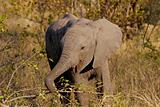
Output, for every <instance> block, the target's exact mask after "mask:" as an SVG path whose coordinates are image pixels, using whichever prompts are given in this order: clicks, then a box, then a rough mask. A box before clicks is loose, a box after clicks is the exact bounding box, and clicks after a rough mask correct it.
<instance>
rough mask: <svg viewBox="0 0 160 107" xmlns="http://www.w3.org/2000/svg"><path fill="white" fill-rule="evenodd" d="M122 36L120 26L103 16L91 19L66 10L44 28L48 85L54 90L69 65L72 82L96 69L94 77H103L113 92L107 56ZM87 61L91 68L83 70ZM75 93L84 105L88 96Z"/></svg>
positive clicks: (85, 78)
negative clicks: (62, 15) (67, 12)
mask: <svg viewBox="0 0 160 107" xmlns="http://www.w3.org/2000/svg"><path fill="white" fill-rule="evenodd" d="M121 38H122V33H121V30H120V28H119V27H118V26H117V25H115V24H113V23H111V22H109V21H108V20H106V19H99V20H96V21H91V20H87V19H83V18H81V19H78V18H77V17H75V16H73V15H71V14H66V15H65V16H64V17H63V18H62V19H60V20H58V21H57V22H55V23H54V24H52V25H50V26H49V28H48V30H47V32H46V51H47V56H48V59H49V63H50V66H51V69H52V71H51V72H49V74H48V75H47V77H46V79H45V83H46V86H47V88H48V89H49V90H50V91H51V92H54V91H55V86H54V81H55V80H56V79H57V78H58V77H60V76H61V75H63V74H64V73H65V72H66V71H68V70H69V69H70V68H72V70H70V73H69V75H70V78H73V80H74V83H76V84H80V83H82V84H86V80H89V78H90V76H91V75H92V74H95V72H96V77H97V79H99V80H102V81H103V90H104V92H109V93H110V94H113V90H112V86H111V81H110V74H109V68H108V62H107V59H108V58H109V57H110V56H111V55H112V54H113V53H114V52H115V51H116V50H117V48H119V46H120V43H121ZM50 59H51V60H50ZM88 65H90V66H91V68H92V70H90V69H89V70H88V71H84V69H86V67H87V66H88ZM83 80H84V81H83ZM78 97H79V101H80V104H81V106H86V107H87V105H88V101H87V100H88V99H85V97H87V96H85V94H79V95H78Z"/></svg>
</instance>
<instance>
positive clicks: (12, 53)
mask: <svg viewBox="0 0 160 107" xmlns="http://www.w3.org/2000/svg"><path fill="white" fill-rule="evenodd" d="M158 33H159V31H157V34H154V35H152V37H151V38H152V39H151V40H152V43H153V44H156V42H157V43H159V41H157V39H156V38H157V37H158V36H159V35H158ZM12 38H14V37H13V36H6V37H2V36H1V41H2V42H1V43H2V44H3V45H6V46H7V44H5V42H3V41H5V39H7V40H10V39H12ZM17 38H18V36H17ZM28 39H29V40H28ZM12 40H13V41H14V42H13V43H14V44H13V43H11V44H12V45H11V46H10V48H9V49H8V50H7V51H3V52H1V53H0V54H1V59H0V61H1V64H2V63H4V62H7V61H8V60H9V59H12V60H11V62H12V63H9V64H8V65H4V66H1V68H0V76H1V79H0V81H1V83H0V90H1V91H0V92H1V93H0V100H1V102H2V103H5V104H8V105H10V104H14V105H29V106H33V107H35V106H38V107H48V106H53V107H54V106H57V104H59V100H58V98H59V97H60V96H59V95H58V94H56V93H55V94H46V90H45V86H44V82H43V80H44V77H45V75H46V73H47V72H48V70H49V66H48V63H47V59H46V56H45V54H43V53H42V51H41V47H39V45H37V44H38V42H37V39H36V37H31V36H30V35H28V36H24V37H23V38H21V39H19V40H17V39H12ZM8 45H10V44H8ZM156 49H157V50H158V51H157V52H154V51H151V50H150V49H149V48H146V47H143V44H142V41H141V37H137V38H134V39H133V40H129V41H127V42H124V43H123V44H122V46H121V49H119V51H118V52H117V53H116V54H115V55H114V56H112V58H111V60H110V70H111V77H112V83H113V87H114V95H113V96H108V95H106V99H107V100H106V101H107V103H108V104H109V105H110V106H112V107H142V106H143V107H159V106H160V91H159V90H160V78H159V77H160V58H159V57H157V55H159V47H158V45H157V46H156ZM26 51H27V52H26ZM13 61H15V62H14V63H13ZM13 72H15V74H14V75H13V77H12V79H11V75H12V74H13ZM10 79H11V80H10ZM9 81H11V82H10V83H9ZM8 84H9V85H8ZM7 87H8V90H6V89H7ZM73 91H74V90H73ZM90 93H91V94H95V93H94V92H90ZM61 97H62V96H61ZM102 102H103V99H102V100H98V101H95V100H94V98H93V99H92V101H91V105H92V106H100V105H101V104H102ZM103 103H105V102H103ZM71 105H72V106H73V105H74V106H75V105H76V104H75V100H71Z"/></svg>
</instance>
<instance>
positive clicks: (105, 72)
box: [96, 61, 113, 98]
mask: <svg viewBox="0 0 160 107" xmlns="http://www.w3.org/2000/svg"><path fill="white" fill-rule="evenodd" d="M96 72H97V74H98V80H99V79H100V78H101V77H102V82H103V93H104V97H103V98H105V94H106V93H108V94H109V95H112V94H113V89H112V83H111V79H110V72H109V67H108V61H106V63H104V64H103V65H102V66H100V67H98V68H96Z"/></svg>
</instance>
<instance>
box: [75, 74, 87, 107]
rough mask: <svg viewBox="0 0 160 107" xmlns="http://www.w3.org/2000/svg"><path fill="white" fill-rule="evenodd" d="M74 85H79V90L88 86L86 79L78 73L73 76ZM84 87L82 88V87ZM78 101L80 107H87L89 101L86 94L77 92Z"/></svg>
mask: <svg viewBox="0 0 160 107" xmlns="http://www.w3.org/2000/svg"><path fill="white" fill-rule="evenodd" d="M74 78H75V83H76V84H80V87H79V88H84V87H85V86H87V85H88V81H87V79H84V78H83V76H82V75H80V74H79V73H76V74H75V77H74ZM83 86H84V87H83ZM78 91H81V89H80V90H79V89H78ZM77 97H78V100H79V102H80V105H81V107H88V105H89V99H88V94H87V93H86V92H82V93H81V92H78V93H77Z"/></svg>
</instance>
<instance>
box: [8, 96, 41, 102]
mask: <svg viewBox="0 0 160 107" xmlns="http://www.w3.org/2000/svg"><path fill="white" fill-rule="evenodd" d="M37 96H38V95H25V96H19V97H15V98H13V99H11V100H9V101H7V102H12V101H15V100H18V99H23V98H35V97H37Z"/></svg>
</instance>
